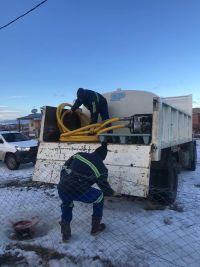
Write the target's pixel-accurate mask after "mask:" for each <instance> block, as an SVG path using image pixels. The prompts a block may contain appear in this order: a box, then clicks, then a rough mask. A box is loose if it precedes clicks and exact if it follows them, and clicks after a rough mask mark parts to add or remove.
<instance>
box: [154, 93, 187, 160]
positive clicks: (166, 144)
mask: <svg viewBox="0 0 200 267" xmlns="http://www.w3.org/2000/svg"><path fill="white" fill-rule="evenodd" d="M188 100H190V99H188ZM152 126H153V127H152V143H153V146H154V153H152V160H153V161H158V160H160V157H161V150H162V149H165V148H170V147H173V146H178V145H181V144H184V143H187V142H191V141H192V117H191V115H190V114H188V113H185V112H183V111H182V110H179V109H178V108H175V107H173V106H170V105H169V104H167V103H165V102H163V101H162V100H161V99H160V98H154V108H153V125H152Z"/></svg>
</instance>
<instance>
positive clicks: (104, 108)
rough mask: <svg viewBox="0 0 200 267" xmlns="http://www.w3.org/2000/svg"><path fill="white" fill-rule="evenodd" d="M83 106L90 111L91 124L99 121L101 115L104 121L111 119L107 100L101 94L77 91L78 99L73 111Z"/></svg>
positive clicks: (82, 90) (83, 90)
mask: <svg viewBox="0 0 200 267" xmlns="http://www.w3.org/2000/svg"><path fill="white" fill-rule="evenodd" d="M82 104H83V105H84V106H85V107H86V108H87V109H88V110H89V111H90V114H91V118H90V123H91V124H92V123H96V122H97V121H98V116H99V114H100V116H101V119H102V120H107V119H109V113H108V104H107V100H106V99H105V97H103V96H102V95H101V94H99V93H97V92H94V91H92V90H88V89H83V88H79V89H78V91H77V99H76V101H75V103H74V105H73V106H72V108H71V110H72V111H75V110H76V109H78V108H79V107H80V106H81V105H82Z"/></svg>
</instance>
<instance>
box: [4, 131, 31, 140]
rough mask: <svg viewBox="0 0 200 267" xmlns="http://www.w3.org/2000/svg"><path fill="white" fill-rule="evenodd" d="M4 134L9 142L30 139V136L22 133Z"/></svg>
mask: <svg viewBox="0 0 200 267" xmlns="http://www.w3.org/2000/svg"><path fill="white" fill-rule="evenodd" d="M2 136H3V138H4V139H5V140H6V141H7V142H20V141H27V140H30V138H29V137H28V136H26V135H24V134H21V133H4V134H2Z"/></svg>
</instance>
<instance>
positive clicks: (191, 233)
mask: <svg viewBox="0 0 200 267" xmlns="http://www.w3.org/2000/svg"><path fill="white" fill-rule="evenodd" d="M33 171H34V167H33V166H32V165H31V164H28V165H22V166H21V167H20V169H19V170H17V171H9V170H7V168H6V167H5V166H4V164H3V163H0V203H1V205H0V221H1V226H0V236H1V243H0V266H93V267H94V266H98V267H99V266H107V267H108V266H162V267H163V266H180V267H184V266H194V267H195V266H199V262H200V209H199V203H200V162H198V164H197V170H196V171H195V172H189V171H187V172H182V173H181V174H180V175H179V189H178V196H177V200H176V202H175V203H174V204H172V205H167V206H162V205H159V204H156V203H152V202H151V201H149V200H144V199H139V198H135V197H127V196H122V197H120V198H116V197H108V198H105V203H104V216H103V222H105V224H106V226H107V227H106V230H105V231H104V232H102V233H100V234H99V235H97V236H91V235H90V228H91V214H92V206H91V205H90V204H88V205H87V204H84V203H81V202H74V204H75V207H74V209H73V220H72V223H71V227H72V238H71V239H70V241H69V242H67V243H63V242H62V238H61V234H60V225H59V221H60V215H61V212H60V204H61V201H60V199H59V196H58V193H57V188H56V186H55V185H52V184H43V183H38V182H32V181H31V177H32V172H33ZM36 218H37V220H38V222H37V224H35V225H34V226H33V227H32V228H33V231H34V233H32V236H31V238H30V237H29V238H28V239H24V240H18V239H15V235H13V233H14V230H13V224H14V223H16V222H17V221H20V220H27V219H28V220H32V221H34V220H35V219H36Z"/></svg>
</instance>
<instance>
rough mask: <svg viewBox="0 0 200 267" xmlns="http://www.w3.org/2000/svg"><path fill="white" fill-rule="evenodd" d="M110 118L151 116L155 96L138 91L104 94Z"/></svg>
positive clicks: (119, 91)
mask: <svg viewBox="0 0 200 267" xmlns="http://www.w3.org/2000/svg"><path fill="white" fill-rule="evenodd" d="M103 96H104V97H105V98H106V99H107V102H108V109H109V115H110V118H113V117H120V118H122V117H130V116H132V115H134V114H152V113H153V98H154V97H156V96H157V95H155V94H153V93H151V92H146V91H139V90H121V89H118V90H116V91H113V92H110V93H105V94H103Z"/></svg>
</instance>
